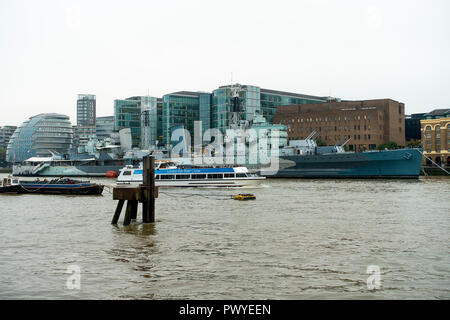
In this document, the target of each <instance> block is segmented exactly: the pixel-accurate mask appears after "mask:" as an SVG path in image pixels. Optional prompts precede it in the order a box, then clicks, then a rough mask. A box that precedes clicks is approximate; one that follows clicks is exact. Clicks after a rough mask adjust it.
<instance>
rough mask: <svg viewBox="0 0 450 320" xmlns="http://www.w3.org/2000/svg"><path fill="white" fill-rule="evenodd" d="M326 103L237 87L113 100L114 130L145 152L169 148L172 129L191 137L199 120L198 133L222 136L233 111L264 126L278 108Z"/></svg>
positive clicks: (327, 98) (309, 98) (316, 98)
mask: <svg viewBox="0 0 450 320" xmlns="http://www.w3.org/2000/svg"><path fill="white" fill-rule="evenodd" d="M236 88H237V89H236ZM236 92H237V95H238V97H237V100H236V97H235V94H236ZM328 100H329V97H318V96H311V95H304V94H298V93H291V92H285V91H277V90H271V89H263V88H260V87H257V86H251V85H240V84H235V85H227V86H221V87H219V88H218V89H216V90H214V91H213V92H212V93H209V92H193V91H178V92H174V93H170V94H166V95H164V96H163V97H162V99H159V98H154V97H141V96H138V97H131V98H128V99H124V100H115V101H114V116H115V118H114V129H115V130H116V131H118V130H120V129H123V128H131V132H132V137H133V146H134V147H141V148H144V149H149V148H152V147H153V146H155V145H158V146H160V145H166V146H168V145H170V144H171V128H172V127H178V126H183V128H185V129H186V130H188V131H189V132H190V134H191V136H192V137H193V135H194V132H193V130H194V121H199V120H200V121H202V134H204V133H205V132H206V131H207V130H208V129H210V128H217V129H219V130H221V131H222V133H225V130H226V129H227V128H230V126H231V124H232V120H233V119H232V117H233V116H235V113H236V112H238V113H239V116H240V117H241V119H239V120H247V121H250V122H251V121H253V119H254V118H255V116H256V115H262V116H264V117H265V118H266V120H267V124H272V123H273V118H274V115H275V113H276V110H277V108H278V107H279V106H283V105H292V104H307V103H317V104H319V103H325V102H327V101H328ZM236 101H238V103H236ZM235 109H238V110H235ZM233 113H234V114H233ZM192 140H193V139H192Z"/></svg>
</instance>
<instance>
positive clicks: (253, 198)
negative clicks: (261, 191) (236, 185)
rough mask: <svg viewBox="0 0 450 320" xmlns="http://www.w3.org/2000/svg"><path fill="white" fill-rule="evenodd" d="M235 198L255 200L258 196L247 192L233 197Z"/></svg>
mask: <svg viewBox="0 0 450 320" xmlns="http://www.w3.org/2000/svg"><path fill="white" fill-rule="evenodd" d="M233 199H234V200H240V201H243V200H255V199H256V197H255V195H253V194H250V193H247V194H238V195H236V196H234V197H233Z"/></svg>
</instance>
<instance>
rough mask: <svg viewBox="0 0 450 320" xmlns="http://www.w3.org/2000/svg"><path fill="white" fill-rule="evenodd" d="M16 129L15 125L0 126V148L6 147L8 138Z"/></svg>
mask: <svg viewBox="0 0 450 320" xmlns="http://www.w3.org/2000/svg"><path fill="white" fill-rule="evenodd" d="M16 129H17V127H16V126H3V127H0V149H3V150H5V149H6V147H7V146H8V143H9V139H10V138H11V136H12V135H13V133H14V131H16Z"/></svg>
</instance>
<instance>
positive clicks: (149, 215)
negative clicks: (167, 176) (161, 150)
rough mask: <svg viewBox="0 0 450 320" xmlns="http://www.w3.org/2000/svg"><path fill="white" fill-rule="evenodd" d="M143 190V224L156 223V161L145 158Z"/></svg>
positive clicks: (151, 158)
mask: <svg viewBox="0 0 450 320" xmlns="http://www.w3.org/2000/svg"><path fill="white" fill-rule="evenodd" d="M143 168H144V170H143V173H142V174H143V176H142V177H143V181H142V182H143V183H142V185H141V190H142V199H143V202H142V222H144V223H149V222H155V194H154V189H155V160H154V158H153V157H145V158H144V165H143Z"/></svg>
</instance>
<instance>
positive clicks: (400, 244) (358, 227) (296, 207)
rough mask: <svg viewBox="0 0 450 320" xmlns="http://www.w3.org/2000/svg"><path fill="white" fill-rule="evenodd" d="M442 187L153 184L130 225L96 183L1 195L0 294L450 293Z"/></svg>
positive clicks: (447, 207) (427, 183)
mask: <svg viewBox="0 0 450 320" xmlns="http://www.w3.org/2000/svg"><path fill="white" fill-rule="evenodd" d="M0 176H5V175H4V174H3V175H0ZM91 181H94V180H93V179H91ZM97 181H100V182H102V183H104V184H107V185H111V183H112V181H111V180H106V179H97ZM242 192H246V193H253V194H255V195H256V197H257V199H256V200H254V201H245V202H242V201H235V200H231V199H230V198H229V197H230V196H231V195H233V194H237V193H242ZM449 195H450V179H442V178H441V179H423V178H421V179H420V180H418V181H402V180H376V181H374V180H278V179H273V180H267V181H266V182H265V184H264V185H263V187H262V188H259V189H247V190H238V191H236V190H216V189H208V190H200V189H165V190H164V189H160V195H159V198H158V199H157V200H156V208H157V212H156V223H155V224H141V223H140V221H141V213H140V211H139V213H138V219H137V222H135V223H133V224H132V225H130V226H128V227H124V226H123V225H122V220H123V216H124V214H122V216H121V219H120V220H119V224H118V225H117V226H113V225H111V224H110V221H111V218H112V216H113V213H114V209H115V206H116V203H117V202H116V201H113V200H112V195H111V194H110V193H109V192H108V190H106V189H105V192H104V194H103V196H83V197H77V196H53V195H0V212H1V219H0V237H1V248H0V298H2V299H422V298H430V299H449V298H450V256H449V234H450V197H449ZM369 266H371V267H369ZM78 268H79V269H78ZM368 268H369V269H371V270H375V271H377V270H379V273H377V274H375V275H370V274H368V273H367V270H368ZM78 270H79V273H78ZM70 272H72V273H70ZM73 277H76V280H73V279H74V278H73ZM368 277H372V278H371V279H372V280H374V279H375V280H374V281H375V282H371V283H374V284H375V285H376V287H375V289H373V290H370V289H369V287H368V285H367V279H368ZM68 279H70V280H71V281H69V286H68V284H67V282H68ZM73 281H74V282H73ZM71 284H72V286H70V285H71ZM74 284H75V285H74ZM69 288H72V289H69ZM377 288H378V289H377Z"/></svg>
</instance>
